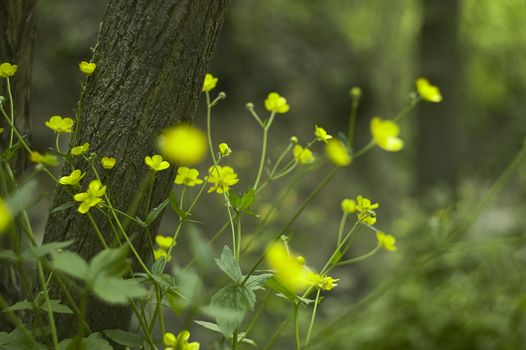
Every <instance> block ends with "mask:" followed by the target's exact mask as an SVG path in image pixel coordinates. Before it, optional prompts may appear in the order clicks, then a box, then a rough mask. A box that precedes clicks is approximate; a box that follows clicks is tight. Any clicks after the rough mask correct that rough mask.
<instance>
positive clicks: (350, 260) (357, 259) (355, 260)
mask: <svg viewBox="0 0 526 350" xmlns="http://www.w3.org/2000/svg"><path fill="white" fill-rule="evenodd" d="M379 250H380V245H379V244H378V245H377V246H376V247H374V249H373V250H371V251H370V252H369V253H366V254H364V255H361V256H359V257H356V258H352V259H347V260H344V261H340V262H337V263H336V264H334V265H335V266H344V265H349V264H354V263H357V262H360V261H363V260H365V259H368V258H370V257H371V256H373V255H374V254H376V253H377V252H378V251H379Z"/></svg>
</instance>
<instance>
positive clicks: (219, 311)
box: [210, 284, 256, 337]
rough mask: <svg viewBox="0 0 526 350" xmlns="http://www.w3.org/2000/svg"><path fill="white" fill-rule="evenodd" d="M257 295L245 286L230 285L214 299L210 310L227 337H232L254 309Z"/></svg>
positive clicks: (218, 292) (221, 290)
mask: <svg viewBox="0 0 526 350" xmlns="http://www.w3.org/2000/svg"><path fill="white" fill-rule="evenodd" d="M255 302H256V295H255V294H254V292H253V291H252V290H250V289H248V288H246V287H245V286H243V287H241V286H236V285H234V284H229V285H227V286H226V287H223V288H221V289H220V290H218V291H217V293H216V294H215V295H214V296H213V297H212V300H211V302H210V310H212V312H213V316H214V317H215V319H216V323H217V325H218V326H219V328H220V329H221V332H222V333H223V335H224V336H225V337H231V336H232V334H233V332H234V331H235V330H236V329H238V328H239V326H240V325H241V322H242V321H243V319H244V318H245V314H246V312H247V311H249V310H253V309H254V304H255Z"/></svg>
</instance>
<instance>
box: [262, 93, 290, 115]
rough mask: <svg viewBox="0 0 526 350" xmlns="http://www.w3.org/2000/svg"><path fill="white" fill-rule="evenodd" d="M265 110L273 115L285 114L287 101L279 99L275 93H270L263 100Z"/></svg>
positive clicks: (283, 98) (287, 106) (287, 107)
mask: <svg viewBox="0 0 526 350" xmlns="http://www.w3.org/2000/svg"><path fill="white" fill-rule="evenodd" d="M265 108H266V109H267V110H268V111H269V112H275V113H287V112H288V111H289V105H288V104H287V99H286V98H285V97H281V96H280V95H279V94H278V93H277V92H271V93H269V94H268V96H267V99H266V100H265Z"/></svg>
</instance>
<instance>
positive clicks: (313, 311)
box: [305, 288, 321, 344]
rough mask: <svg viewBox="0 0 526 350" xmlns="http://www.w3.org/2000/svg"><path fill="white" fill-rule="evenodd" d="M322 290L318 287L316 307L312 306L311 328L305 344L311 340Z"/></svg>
mask: <svg viewBox="0 0 526 350" xmlns="http://www.w3.org/2000/svg"><path fill="white" fill-rule="evenodd" d="M320 291H321V289H319V288H318V291H317V292H316V299H315V300H314V307H313V308H312V316H311V318H310V324H309V330H308V332H307V337H306V338H305V344H309V341H310V335H311V333H312V327H313V326H314V318H315V317H316V310H317V309H318V303H319V301H320V300H319V298H320Z"/></svg>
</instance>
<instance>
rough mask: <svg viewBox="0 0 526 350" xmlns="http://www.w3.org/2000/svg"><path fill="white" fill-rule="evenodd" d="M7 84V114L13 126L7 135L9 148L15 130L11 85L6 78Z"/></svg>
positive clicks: (11, 144)
mask: <svg viewBox="0 0 526 350" xmlns="http://www.w3.org/2000/svg"><path fill="white" fill-rule="evenodd" d="M6 83H7V95H8V97H9V113H10V115H11V123H12V124H13V126H12V127H11V132H10V133H9V148H11V147H12V146H13V138H14V128H15V107H14V102H13V94H12V93H11V83H10V82H9V77H8V78H6Z"/></svg>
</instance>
